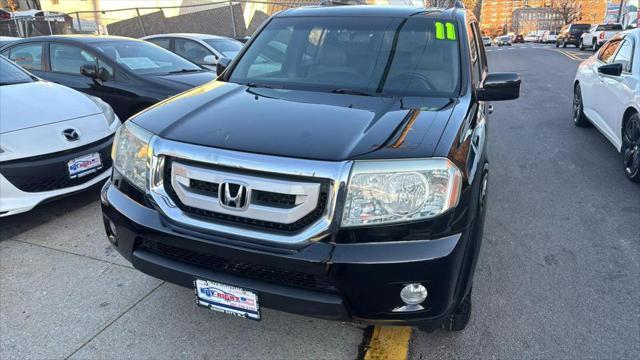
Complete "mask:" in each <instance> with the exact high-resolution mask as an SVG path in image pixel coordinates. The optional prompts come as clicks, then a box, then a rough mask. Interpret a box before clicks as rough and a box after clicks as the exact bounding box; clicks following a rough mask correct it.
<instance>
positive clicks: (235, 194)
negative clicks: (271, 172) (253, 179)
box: [218, 182, 251, 210]
mask: <svg viewBox="0 0 640 360" xmlns="http://www.w3.org/2000/svg"><path fill="white" fill-rule="evenodd" d="M250 192H251V189H249V187H248V186H247V185H245V184H239V183H232V182H223V183H222V184H220V188H219V189H218V201H220V206H222V207H223V208H226V209H231V210H245V209H246V208H247V207H248V206H249V200H250V195H251V194H250Z"/></svg>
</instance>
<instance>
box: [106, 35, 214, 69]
mask: <svg viewBox="0 0 640 360" xmlns="http://www.w3.org/2000/svg"><path fill="white" fill-rule="evenodd" d="M96 48H97V49H98V50H99V51H102V53H104V54H105V55H106V56H107V57H108V58H110V59H111V60H113V61H115V62H117V63H118V64H121V65H122V66H124V67H125V68H126V69H129V70H130V71H131V72H133V73H134V74H139V75H164V74H170V73H177V72H188V71H200V70H202V69H201V68H200V67H198V66H197V65H195V64H193V63H192V62H190V61H188V60H186V59H184V58H182V57H180V56H178V55H176V54H174V53H172V52H170V51H168V50H165V49H163V48H161V47H159V46H156V45H153V44H151V43H148V42H145V41H118V42H115V41H114V42H106V43H99V44H97V45H96Z"/></svg>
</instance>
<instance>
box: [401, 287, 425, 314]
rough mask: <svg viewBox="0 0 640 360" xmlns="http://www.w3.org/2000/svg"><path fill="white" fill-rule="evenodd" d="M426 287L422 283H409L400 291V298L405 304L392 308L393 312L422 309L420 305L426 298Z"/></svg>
mask: <svg viewBox="0 0 640 360" xmlns="http://www.w3.org/2000/svg"><path fill="white" fill-rule="evenodd" d="M427 295H428V293H427V288H425V287H424V286H423V285H422V284H409V285H406V286H405V287H403V288H402V290H401V291H400V299H402V301H403V302H404V303H405V305H403V306H400V307H398V308H395V309H393V311H394V312H409V311H419V310H424V307H422V305H420V304H421V303H422V302H424V301H425V300H426V299H427Z"/></svg>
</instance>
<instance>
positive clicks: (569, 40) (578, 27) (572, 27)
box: [556, 24, 591, 48]
mask: <svg viewBox="0 0 640 360" xmlns="http://www.w3.org/2000/svg"><path fill="white" fill-rule="evenodd" d="M590 28H591V25H590V24H569V25H565V26H563V27H562V29H560V32H559V33H558V36H557V37H556V47H560V46H562V47H563V48H566V47H567V45H569V44H570V45H574V46H576V47H577V46H578V45H579V44H580V37H581V36H582V34H583V33H584V32H587V31H589V29H590Z"/></svg>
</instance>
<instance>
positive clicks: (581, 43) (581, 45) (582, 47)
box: [579, 39, 584, 51]
mask: <svg viewBox="0 0 640 360" xmlns="http://www.w3.org/2000/svg"><path fill="white" fill-rule="evenodd" d="M579 47H580V51H583V50H584V42H583V41H582V39H580V46H579Z"/></svg>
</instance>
